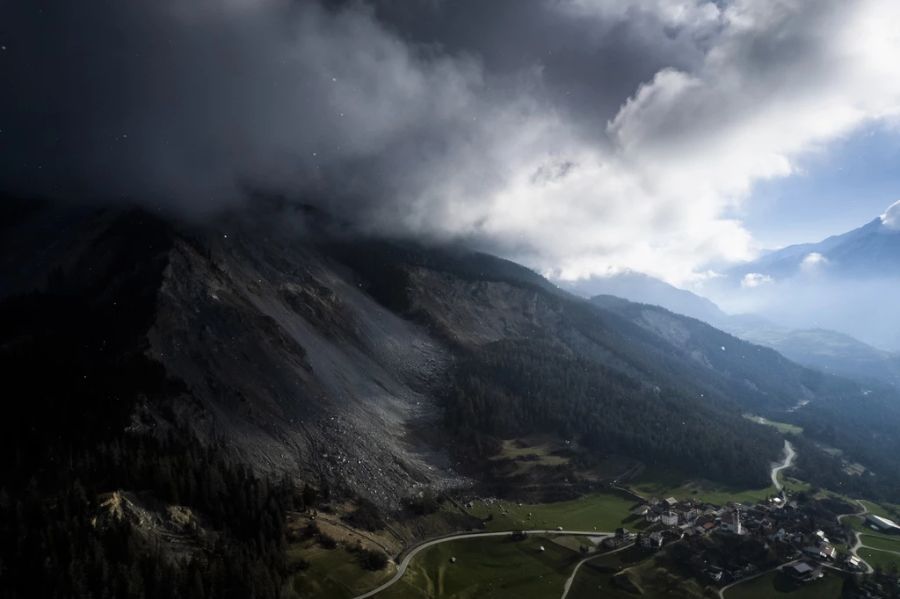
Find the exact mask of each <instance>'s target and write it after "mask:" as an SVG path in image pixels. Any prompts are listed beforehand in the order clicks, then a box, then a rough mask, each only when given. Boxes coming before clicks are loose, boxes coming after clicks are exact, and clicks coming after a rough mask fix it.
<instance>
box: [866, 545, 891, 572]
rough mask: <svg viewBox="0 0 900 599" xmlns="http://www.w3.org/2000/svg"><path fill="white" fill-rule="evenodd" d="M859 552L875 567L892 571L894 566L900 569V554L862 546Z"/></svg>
mask: <svg viewBox="0 0 900 599" xmlns="http://www.w3.org/2000/svg"><path fill="white" fill-rule="evenodd" d="M858 553H859V556H860V557H861V558H863V559H864V560H866V561H867V562H869V565H870V566H872V567H873V568H879V567H880V568H882V569H883V570H885V571H891V570H892V569H893V568H896V569H897V570H900V555H897V554H896V553H887V552H886V551H878V550H877V549H869V548H868V547H860V548H859V551H858Z"/></svg>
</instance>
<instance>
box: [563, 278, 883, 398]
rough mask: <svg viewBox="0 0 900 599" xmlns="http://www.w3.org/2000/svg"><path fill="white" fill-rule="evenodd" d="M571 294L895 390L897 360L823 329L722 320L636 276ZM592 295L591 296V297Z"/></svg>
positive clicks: (710, 306) (691, 297) (693, 297)
mask: <svg viewBox="0 0 900 599" xmlns="http://www.w3.org/2000/svg"><path fill="white" fill-rule="evenodd" d="M570 289H572V290H573V291H574V292H576V293H579V294H589V293H590V294H591V295H593V296H600V295H606V296H615V297H620V298H623V299H627V300H629V301H632V302H638V303H642V304H650V305H654V306H661V307H663V308H665V309H667V310H670V311H671V312H675V313H676V314H683V315H685V316H690V317H691V318H696V319H698V320H702V321H703V322H706V323H708V324H711V325H713V326H715V327H717V328H720V329H722V330H725V331H728V332H729V333H732V334H733V335H736V336H738V337H740V338H741V339H746V340H747V341H751V342H753V343H758V344H760V345H764V346H766V347H771V348H772V349H774V350H776V351H778V352H779V353H781V354H782V355H784V356H785V357H787V358H789V359H791V360H793V361H794V362H797V363H798V364H803V365H804V366H809V367H811V368H816V369H818V370H821V371H823V372H827V373H830V374H837V375H840V376H848V377H852V378H856V379H860V380H878V381H882V382H886V383H890V384H892V385H898V384H900V356H897V355H896V354H892V353H890V352H886V351H883V350H880V349H878V348H875V347H872V346H871V345H868V344H866V343H863V342H862V341H859V340H858V339H856V338H854V337H852V336H850V335H846V334H844V333H840V332H837V331H832V330H828V329H823V328H816V329H791V328H789V327H784V326H779V325H777V324H775V323H773V322H771V321H770V320H767V319H766V318H763V317H761V316H756V315H753V314H737V315H731V314H726V313H725V312H724V311H722V310H721V309H720V308H719V307H718V306H717V305H716V304H715V303H714V302H712V301H711V300H709V299H707V298H705V297H702V296H700V295H697V294H695V293H692V292H690V291H687V290H685V289H679V288H677V287H674V286H673V285H670V284H668V283H666V282H664V281H661V280H659V279H656V278H653V277H650V276H648V275H644V274H641V273H636V272H628V273H623V274H619V275H614V276H611V277H603V278H599V277H598V278H593V279H590V280H588V281H583V282H580V283H578V284H575V285H571V286H570ZM591 292H593V293H591Z"/></svg>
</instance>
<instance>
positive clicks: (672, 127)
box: [4, 0, 900, 286]
mask: <svg viewBox="0 0 900 599" xmlns="http://www.w3.org/2000/svg"><path fill="white" fill-rule="evenodd" d="M545 2H546V5H547V6H551V7H555V8H556V9H558V10H559V11H560V13H559V14H562V15H568V16H570V17H571V18H572V19H574V20H577V21H578V23H579V24H583V22H584V21H585V20H587V19H594V20H595V21H596V22H597V23H598V29H599V30H602V31H615V32H616V34H617V35H620V36H623V37H628V35H629V33H632V32H631V31H630V30H629V28H630V27H634V26H635V25H634V23H635V22H641V23H646V22H652V23H653V27H647V28H646V29H645V30H642V31H643V32H644V33H646V32H647V31H652V32H653V33H654V35H657V34H658V35H657V37H658V36H675V37H677V38H678V39H679V40H681V41H684V42H685V43H687V44H692V46H691V47H692V48H694V49H695V50H694V51H693V52H689V53H687V55H689V56H690V59H687V60H679V61H677V64H675V61H673V63H672V64H674V66H668V67H666V68H662V69H659V70H658V71H657V72H656V73H655V74H654V75H653V76H652V77H649V78H648V79H647V80H646V81H644V83H643V85H640V86H638V87H637V88H635V89H633V90H632V91H631V94H630V96H629V97H627V98H618V99H617V100H616V101H620V102H621V106H620V108H619V110H618V111H617V113H616V114H615V115H613V117H612V118H611V119H610V120H609V122H608V124H607V126H606V127H605V128H602V127H601V128H598V129H590V128H589V127H585V126H584V123H585V122H592V121H590V120H588V119H583V118H579V117H580V116H582V115H573V114H572V113H568V112H567V110H571V111H572V112H574V110H575V109H571V108H567V107H565V106H561V105H555V104H552V102H553V100H552V99H551V98H553V97H554V96H553V95H552V94H542V93H541V91H542V86H543V85H546V84H548V81H549V80H550V78H549V77H548V76H547V75H546V72H545V71H544V66H545V65H540V64H536V65H533V68H530V69H525V70H524V71H523V72H515V73H508V72H506V73H500V74H498V73H495V72H492V71H491V70H490V68H489V66H486V65H485V64H482V63H481V62H480V60H479V58H478V56H477V55H476V54H470V53H467V52H465V48H464V49H463V50H462V51H461V53H460V54H458V55H450V54H447V53H446V52H443V51H441V50H440V49H439V48H436V47H431V46H428V47H422V46H416V45H411V44H408V43H405V42H404V41H403V40H404V39H405V38H401V36H399V35H397V34H396V33H395V32H394V30H392V29H390V28H387V27H385V26H383V25H382V24H381V23H379V21H378V20H377V18H376V17H375V11H374V10H372V9H371V8H366V5H364V4H362V3H348V4H347V5H346V6H345V8H338V9H333V10H320V9H318V8H316V5H315V4H314V3H294V2H288V1H287V0H221V1H220V0H203V1H202V2H199V3H194V4H193V5H192V7H191V8H181V7H182V3H177V2H175V1H174V0H167V1H166V2H164V3H133V4H132V3H126V4H123V5H122V6H128V7H132V6H133V7H140V8H139V9H138V8H135V9H134V10H137V11H138V15H137V17H136V18H134V19H133V20H134V21H136V22H143V21H148V22H149V23H150V25H148V26H147V27H146V28H144V29H145V30H139V31H136V32H131V33H135V35H136V36H140V35H145V36H146V35H149V36H151V37H150V39H149V40H143V38H140V37H137V38H135V37H134V36H130V35H125V34H123V35H118V34H117V35H116V36H113V37H114V41H115V43H118V40H120V38H121V39H122V40H131V39H137V40H138V43H135V48H137V49H138V50H139V49H141V48H143V47H144V46H149V45H152V42H155V40H156V39H163V38H165V39H169V40H170V43H169V45H160V46H159V47H158V48H157V47H156V46H155V45H154V48H156V50H155V52H156V51H158V52H164V51H166V50H165V49H166V48H169V50H168V52H169V53H170V54H165V55H164V57H165V58H166V60H164V61H162V64H161V65H156V64H154V65H153V66H154V68H153V69H151V70H152V73H153V77H147V78H146V80H143V79H142V80H140V81H137V80H136V81H130V80H129V81H126V82H125V84H122V85H117V84H115V83H116V82H113V83H111V84H110V93H125V92H117V91H116V90H127V94H125V96H124V97H123V98H114V99H113V100H118V101H112V100H111V101H110V102H109V103H110V105H118V104H127V105H128V106H129V108H130V109H132V112H133V113H134V114H136V115H140V116H141V117H142V120H143V122H132V121H133V119H128V122H127V124H128V126H129V140H130V141H129V142H128V143H129V144H132V143H134V144H137V143H143V144H144V147H143V148H142V150H141V151H137V152H133V153H132V154H129V153H128V151H127V150H120V148H125V147H126V146H125V144H118V145H110V144H108V143H105V142H104V143H100V142H101V141H104V140H101V139H99V138H98V139H95V138H94V137H92V136H100V135H101V132H102V131H104V130H105V129H106V128H109V129H113V130H118V126H119V123H117V122H114V123H113V125H115V127H113V126H110V127H106V128H104V127H94V126H93V124H94V121H95V120H97V121H101V122H102V118H100V117H99V116H98V115H97V114H96V113H94V112H89V113H88V116H91V117H96V118H79V119H78V121H79V122H81V123H84V125H83V127H84V129H76V130H75V133H76V134H80V133H83V134H84V135H80V136H79V135H70V137H69V139H72V138H75V139H78V138H79V137H82V138H84V139H85V140H87V142H91V143H87V142H86V143H87V145H88V148H87V149H86V151H85V152H84V153H83V154H84V155H85V156H86V159H85V161H86V162H87V163H88V164H89V166H90V167H92V168H94V169H96V170H97V171H99V172H100V173H101V174H102V176H106V177H111V176H112V175H111V174H110V173H121V175H120V177H119V178H118V179H115V180H113V181H112V182H111V183H110V187H111V189H108V190H104V191H107V193H108V194H109V195H116V196H123V195H125V196H127V195H137V194H139V193H146V192H147V190H148V189H149V190H153V191H158V193H159V195H163V196H167V197H175V198H176V200H175V201H183V202H185V203H189V204H193V205H194V206H195V207H196V205H197V204H201V203H202V201H203V200H199V199H197V198H213V199H211V200H209V202H210V203H211V204H213V205H218V204H217V202H218V201H219V200H218V199H216V198H219V197H220V196H227V195H229V194H232V195H237V194H240V193H241V192H242V184H245V183H248V182H249V183H251V184H257V185H259V186H261V187H264V188H266V189H267V190H269V189H271V190H274V191H281V192H284V193H285V195H289V196H290V197H302V198H304V201H306V200H307V198H314V199H312V200H309V201H315V202H319V203H321V204H322V205H323V207H324V208H325V209H330V210H332V211H334V212H337V213H339V214H340V216H341V217H342V218H344V219H346V220H347V221H350V222H351V223H352V224H353V225H355V226H356V227H358V228H362V229H374V230H378V231H387V232H391V233H401V234H402V233H412V234H417V235H424V236H431V237H438V238H448V237H458V238H468V239H471V240H473V241H474V242H476V243H480V244H481V245H482V246H483V247H485V248H487V249H491V250H494V251H496V252H499V253H502V254H504V255H507V256H510V257H513V258H517V259H520V260H523V261H526V262H527V263H528V264H530V265H532V266H534V267H535V268H537V269H539V270H541V271H543V272H547V273H551V274H553V275H554V276H557V277H560V278H563V279H569V280H571V279H578V278H583V277H588V276H590V275H591V274H594V273H605V272H610V271H615V270H618V269H623V268H629V269H633V270H635V271H639V272H644V273H647V274H650V275H653V276H657V277H660V278H663V279H665V280H667V281H669V282H670V283H673V284H676V285H681V286H683V285H690V284H692V283H696V282H699V281H702V280H704V279H707V278H708V277H709V271H710V269H714V268H715V267H716V266H717V264H722V263H724V262H734V261H741V260H745V259H749V258H751V257H752V256H753V255H754V251H755V246H754V242H753V239H752V237H751V235H750V233H749V232H748V231H747V230H746V229H745V228H744V227H743V225H742V223H741V222H740V221H739V220H737V218H735V217H734V216H733V215H734V214H736V213H737V212H736V210H735V209H736V208H739V207H740V205H741V204H742V203H743V202H745V201H747V198H748V197H749V195H750V193H751V191H752V189H753V186H754V184H755V183H757V182H759V181H761V180H765V179H770V178H773V177H783V176H787V175H790V174H791V173H793V172H795V171H796V169H797V166H796V165H797V160H798V159H799V158H800V157H802V156H803V155H804V154H805V153H807V152H810V151H814V150H816V149H818V148H821V147H823V146H825V145H827V144H828V143H829V142H831V141H832V140H835V139H837V138H840V137H842V136H844V135H846V134H848V133H849V132H851V131H853V130H854V129H855V128H857V127H860V126H861V125H863V124H866V123H868V122H870V121H874V120H879V119H891V118H896V117H897V115H900V77H897V76H896V65H897V64H900V36H898V35H897V33H896V23H898V22H900V2H897V1H896V0H854V1H852V2H848V1H847V0H817V1H811V0H733V1H732V2H711V1H705V0H635V1H634V2H622V1H621V0H545ZM105 6H106V5H105V4H103V5H102V7H101V8H103V10H100V11H99V12H97V13H96V15H95V14H94V13H92V14H91V15H90V17H91V18H90V19H86V23H83V24H82V25H83V26H84V27H87V26H89V25H90V24H91V23H93V22H94V21H96V20H97V19H104V18H107V19H109V18H112V17H107V16H104V15H107V11H106V10H105ZM159 6H164V7H168V8H167V9H166V10H165V11H164V10H163V9H162V8H146V7H159ZM197 7H199V8H197ZM176 8H177V10H176ZM122 10H125V9H124V8H123V9H122ZM143 12H147V13H148V15H149V17H148V18H143V17H144V16H145V15H144V14H143ZM170 12H171V13H173V14H169V13H170ZM173 15H174V16H173ZM132 16H133V15H132ZM95 17H96V18H95ZM59 22H64V20H60V21H59ZM114 25H115V27H111V29H113V30H115V31H119V24H118V23H115V24H114ZM82 29H83V27H78V26H73V27H71V31H72V33H71V35H82V36H89V34H90V31H87V30H86V29H85V30H84V32H83V31H82ZM147 32H150V33H147ZM158 32H162V33H158ZM126 33H129V32H126ZM163 33H164V34H165V35H163ZM68 34H69V33H68V30H67V35H68ZM48 37H53V36H48ZM57 37H59V36H57ZM645 37H647V36H645ZM650 37H652V36H650ZM30 38H31V39H32V40H40V39H43V38H41V36H30ZM173 39H174V41H175V42H176V43H172V40H173ZM34 43H35V44H36V45H37V44H38V41H34ZM75 45H77V44H75ZM114 50H115V52H112V51H110V52H95V53H92V54H90V55H91V56H100V57H104V56H111V57H112V56H115V57H118V56H119V55H120V54H121V55H122V56H125V55H126V54H127V55H128V56H132V55H135V56H144V55H145V54H143V53H142V52H139V51H138V50H135V51H134V52H126V51H125V50H120V49H119V48H118V47H116V48H114ZM33 54H35V55H43V54H42V53H40V52H37V50H35V52H33ZM110 60H112V58H110ZM623 60H624V59H623ZM634 60H635V62H641V57H635V58H634ZM113 62H114V63H115V61H113ZM116 64H117V63H116ZM77 66H83V67H85V68H79V69H69V71H71V72H73V73H90V72H103V73H105V72H106V71H107V69H104V68H95V69H90V68H88V67H89V66H90V65H80V64H79V65H77ZM101 66H103V65H101ZM624 66H625V67H627V66H628V65H627V64H626V65H624ZM653 68H656V67H655V66H654V67H653ZM67 72H68V71H67ZM579 75H580V76H582V77H583V78H585V79H586V80H590V78H591V77H595V76H596V75H595V73H593V72H584V73H579ZM154 77H155V78H154ZM67 80H68V79H67ZM590 85H591V86H593V87H596V88H602V87H603V86H604V81H603V80H601V79H598V80H596V81H591V83H590ZM629 85H630V83H629ZM72 87H73V88H74V87H77V86H75V85H74V84H73V85H72ZM41 89H43V88H41ZM57 96H58V97H59V98H60V99H61V101H62V102H63V103H64V104H65V106H64V107H63V108H64V110H63V113H65V110H66V109H67V108H68V106H69V104H70V103H71V102H73V101H75V100H77V98H75V99H72V100H70V99H69V97H68V95H67V94H57ZM85 97H86V98H90V97H92V96H85ZM42 100H43V98H42ZM614 103H615V102H614ZM18 104H19V105H25V102H18ZM104 105H105V104H104ZM97 106H99V104H98V103H94V102H89V107H88V109H89V110H93V111H96V110H99V109H98V108H97ZM173 113H175V114H177V115H178V118H171V115H172V114H173ZM35 114H38V113H37V112H35ZM38 116H39V117H40V119H41V120H42V121H48V120H53V119H48V118H45V115H43V114H38ZM601 118H606V115H605V114H604V115H603V117H601ZM13 120H14V121H15V120H16V119H13ZM22 122H24V121H22ZM105 124H107V125H109V123H105ZM88 127H89V128H88ZM23 129H24V130H25V132H26V134H28V135H29V136H30V138H37V137H38V136H36V135H31V132H30V130H29V128H28V127H24V126H23ZM4 133H5V134H6V128H4ZM95 141H96V143H93V142H95ZM127 147H128V148H130V147H131V146H130V145H129V146H127ZM97 148H101V149H102V148H113V150H111V151H110V152H111V153H108V154H96V153H95V152H100V151H101V150H98V149H97ZM14 154H16V159H17V160H18V153H17V152H14ZM73 154H74V153H73ZM122 156H124V157H125V158H124V159H123V160H127V159H128V156H131V157H132V160H133V163H131V164H124V165H123V164H121V163H120V162H119V160H120V157H122ZM23 162H24V160H23ZM17 164H18V162H17ZM147 165H151V166H149V167H148V166H147ZM141 169H144V170H141ZM147 169H149V171H148V170H147ZM135 171H139V172H135ZM64 174H67V173H64ZM79 174H84V173H79ZM91 174H93V173H88V176H90V175H91ZM70 179H71V180H80V179H79V178H77V177H74V178H73V177H70ZM40 180H42V181H44V180H46V181H50V178H49V177H46V176H45V175H44V174H43V172H42V174H41V179H40ZM179 194H180V195H179ZM373 198H374V199H373ZM228 199H231V200H235V198H234V197H231V198H228ZM897 216H898V215H897V211H895V210H894V209H891V210H889V211H888V213H886V215H885V220H884V222H885V224H889V223H891V224H892V225H891V226H893V223H897V218H896V217H897Z"/></svg>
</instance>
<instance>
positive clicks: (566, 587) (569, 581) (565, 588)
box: [560, 543, 634, 599]
mask: <svg viewBox="0 0 900 599" xmlns="http://www.w3.org/2000/svg"><path fill="white" fill-rule="evenodd" d="M632 547H634V543H628V544H627V545H624V546H622V547H619V548H618V549H614V550H613V551H607V552H605V553H596V554H594V555H592V556H590V557H586V558H584V559H583V560H581V561H580V562H578V563H577V564H575V569H574V570H572V575H571V576H569V578H568V579H567V580H566V584H565V585H563V594H562V597H560V599H566V597H567V596H568V595H569V589H571V588H572V583H573V582H575V575H576V574H578V569H579V568H581V566H583V565H584V564H586V563H588V562H589V561H591V560H594V559H597V558H598V557H605V556H607V555H612V554H613V553H618V552H620V551H625V550H626V549H630V548H632Z"/></svg>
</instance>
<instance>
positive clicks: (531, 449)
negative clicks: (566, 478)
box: [491, 437, 569, 476]
mask: <svg viewBox="0 0 900 599" xmlns="http://www.w3.org/2000/svg"><path fill="white" fill-rule="evenodd" d="M564 450H565V445H564V444H563V443H561V442H560V441H558V440H555V439H551V438H543V437H541V438H533V439H506V440H504V441H503V446H502V448H501V450H500V453H498V454H497V455H495V456H494V457H492V458H491V459H492V460H510V461H512V462H513V464H514V465H515V467H514V468H513V470H512V472H510V473H509V474H510V475H513V476H518V475H521V474H525V473H526V472H528V471H529V470H531V469H532V468H534V467H536V466H547V467H556V466H565V465H566V464H568V463H569V458H568V457H565V456H564V455H559V453H561V452H564Z"/></svg>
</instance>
